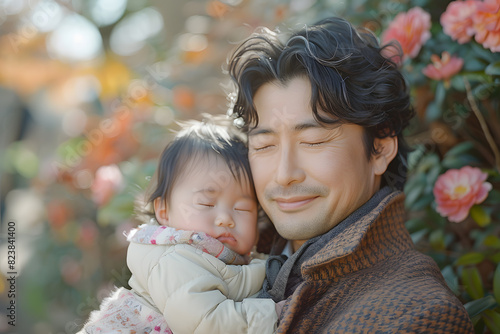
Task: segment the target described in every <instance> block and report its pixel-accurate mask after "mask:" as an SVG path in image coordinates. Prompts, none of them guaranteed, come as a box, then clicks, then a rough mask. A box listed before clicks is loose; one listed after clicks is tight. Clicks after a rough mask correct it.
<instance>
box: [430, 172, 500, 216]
mask: <svg viewBox="0 0 500 334" xmlns="http://www.w3.org/2000/svg"><path fill="white" fill-rule="evenodd" d="M487 177H488V174H486V173H483V172H481V170H480V169H479V168H475V167H470V166H465V167H462V168H460V169H450V170H448V171H447V172H446V173H444V174H442V175H440V176H439V177H438V179H437V181H436V184H435V185H434V190H433V193H434V197H435V198H436V203H437V208H436V210H437V212H438V213H439V214H440V215H441V216H443V217H448V219H449V220H450V221H451V222H455V223H459V222H461V221H463V220H464V219H465V218H467V215H468V214H469V211H470V208H471V207H472V206H473V205H474V204H479V203H482V202H483V201H484V200H485V199H486V197H487V196H488V192H489V191H490V190H491V188H492V186H491V183H489V182H484V181H485V180H486V179H487Z"/></svg>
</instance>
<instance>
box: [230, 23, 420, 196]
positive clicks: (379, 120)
mask: <svg viewBox="0 0 500 334" xmlns="http://www.w3.org/2000/svg"><path fill="white" fill-rule="evenodd" d="M279 37H280V36H279V35H278V34H276V33H274V32H271V31H270V30H268V29H265V28H264V29H261V30H260V31H259V32H256V33H254V34H253V35H251V36H250V37H249V38H248V39H246V40H245V41H244V42H243V43H242V44H240V46H239V47H238V48H237V49H236V50H235V51H234V53H233V54H232V56H231V57H230V59H229V60H228V62H229V64H228V65H229V66H228V70H229V74H230V76H231V78H232V79H233V81H234V83H235V85H236V88H235V92H233V93H231V94H230V95H229V97H230V100H231V101H230V103H231V105H232V113H233V115H234V116H236V117H241V118H242V119H243V121H244V123H245V128H246V129H247V130H248V128H249V126H255V125H257V123H258V116H257V112H256V110H255V106H254V103H253V97H254V95H255V93H256V92H257V90H258V89H259V88H260V87H261V86H263V85H264V84H266V83H269V82H279V83H281V84H283V85H286V84H287V83H289V82H290V81H291V80H292V79H294V78H297V77H306V78H307V79H308V80H309V81H310V83H311V108H312V111H313V114H314V117H315V119H316V120H317V121H318V122H319V123H320V124H321V123H323V124H332V123H353V124H358V125H360V126H362V127H363V128H364V129H365V135H364V143H365V148H366V152H367V157H368V159H370V157H371V155H372V154H373V153H377V151H376V148H375V147H374V138H377V137H378V138H385V137H387V136H397V137H398V144H399V151H398V154H397V156H396V157H395V159H394V160H393V161H392V162H391V163H390V165H389V167H388V169H387V171H386V172H385V174H384V176H385V177H384V178H383V181H382V186H384V185H390V186H392V187H393V188H396V189H402V188H403V186H404V183H405V180H406V172H407V164H406V157H407V154H408V151H409V149H408V146H407V145H406V142H405V141H404V138H403V137H402V131H403V129H404V128H405V127H406V126H407V125H408V123H409V121H410V119H411V118H412V117H413V115H414V111H413V108H412V106H411V104H410V97H409V94H408V89H407V85H406V82H405V79H404V77H403V76H402V74H401V73H400V71H399V70H398V67H397V64H396V63H395V62H394V61H393V60H392V59H393V58H390V57H388V56H384V53H385V54H386V55H389V54H393V55H394V54H396V53H397V54H398V55H396V56H399V55H400V54H401V52H400V48H399V46H398V45H397V44H388V45H386V46H380V45H379V43H378V41H377V39H376V37H375V36H374V35H373V34H372V33H371V32H369V31H367V30H363V29H358V30H356V29H355V28H354V27H353V26H352V25H351V24H350V23H349V22H347V21H346V20H344V19H341V18H329V19H324V20H322V21H319V22H317V23H316V24H314V25H312V26H306V27H305V28H303V29H302V30H300V31H298V32H296V33H295V34H293V35H291V36H290V37H289V38H288V40H287V41H286V42H281V41H280V39H279ZM318 111H322V112H324V113H326V114H327V115H328V116H327V117H322V116H321V114H320V113H319V112H318Z"/></svg>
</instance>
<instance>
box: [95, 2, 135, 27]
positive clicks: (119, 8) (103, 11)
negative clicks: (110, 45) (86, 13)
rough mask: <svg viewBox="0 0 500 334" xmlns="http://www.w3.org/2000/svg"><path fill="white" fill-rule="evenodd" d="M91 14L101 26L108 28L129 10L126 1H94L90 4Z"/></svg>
mask: <svg viewBox="0 0 500 334" xmlns="http://www.w3.org/2000/svg"><path fill="white" fill-rule="evenodd" d="M89 6H90V8H91V11H90V14H91V16H92V19H93V20H94V22H95V23H96V24H97V25H98V26H99V27H102V26H107V25H110V24H113V23H115V22H116V21H118V20H119V19H120V18H121V17H122V16H123V14H124V13H125V9H126V8H127V1H126V0H93V1H90V2H89Z"/></svg>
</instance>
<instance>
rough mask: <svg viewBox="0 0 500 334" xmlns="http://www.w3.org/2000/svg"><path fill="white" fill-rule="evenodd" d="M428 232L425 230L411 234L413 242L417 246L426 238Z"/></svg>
mask: <svg viewBox="0 0 500 334" xmlns="http://www.w3.org/2000/svg"><path fill="white" fill-rule="evenodd" d="M427 232H428V230H427V229H423V230H420V231H417V232H414V233H411V234H410V236H411V240H412V241H413V243H414V244H417V243H418V242H419V241H420V240H421V239H422V238H423V237H424V236H425V234H426V233H427Z"/></svg>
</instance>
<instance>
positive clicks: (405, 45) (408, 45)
mask: <svg viewBox="0 0 500 334" xmlns="http://www.w3.org/2000/svg"><path fill="white" fill-rule="evenodd" d="M430 29H431V16H430V14H429V13H427V12H426V11H424V10H423V9H422V8H420V7H414V8H412V9H410V10H409V11H408V12H406V13H399V14H398V15H396V17H395V18H394V20H393V21H392V22H391V23H390V24H389V27H388V28H387V30H386V31H385V33H384V36H383V42H384V44H386V43H388V42H390V41H391V40H396V41H398V42H399V44H400V45H401V48H402V50H403V54H404V57H410V58H415V57H416V56H417V54H418V53H419V51H420V49H421V48H422V45H423V44H424V43H425V42H426V41H427V40H428V39H429V38H430V37H431V33H430Z"/></svg>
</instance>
